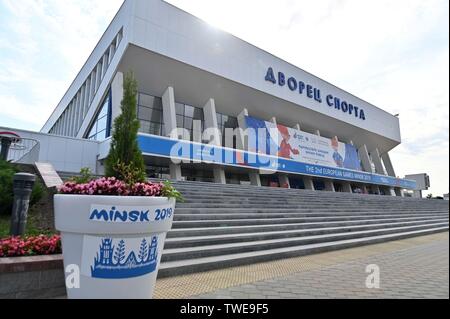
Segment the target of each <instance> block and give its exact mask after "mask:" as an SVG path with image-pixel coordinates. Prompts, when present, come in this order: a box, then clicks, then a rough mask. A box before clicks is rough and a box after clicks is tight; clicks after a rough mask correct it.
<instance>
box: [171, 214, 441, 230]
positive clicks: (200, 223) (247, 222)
mask: <svg viewBox="0 0 450 319" xmlns="http://www.w3.org/2000/svg"><path fill="white" fill-rule="evenodd" d="M441 217H442V216H439V215H433V216H425V215H423V216H414V215H411V216H410V217H399V216H395V215H378V216H377V215H375V216H373V215H369V216H358V217H355V216H339V217H307V218H264V219H257V218H253V219H238V220H232V219H222V220H194V221H174V222H173V226H172V228H173V229H179V228H186V229H187V228H198V227H226V226H251V225H278V224H283V225H284V224H300V223H305V224H306V223H317V222H347V221H360V220H367V219H372V220H385V221H387V220H390V221H396V220H421V219H439V218H441Z"/></svg>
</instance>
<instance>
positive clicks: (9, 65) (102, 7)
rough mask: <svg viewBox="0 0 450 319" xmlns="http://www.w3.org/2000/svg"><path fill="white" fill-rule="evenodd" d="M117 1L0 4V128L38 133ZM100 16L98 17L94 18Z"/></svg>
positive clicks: (51, 0)
mask: <svg viewBox="0 0 450 319" xmlns="http://www.w3.org/2000/svg"><path fill="white" fill-rule="evenodd" d="M121 3H122V0H96V1H88V0H65V1H58V0H22V1H14V0H2V1H1V2H0V60H1V63H0V118H1V119H2V123H1V125H5V126H16V125H15V124H16V123H22V124H23V123H25V124H26V125H27V127H26V128H28V129H34V130H39V129H40V128H41V127H42V125H43V124H44V123H45V121H46V120H47V118H48V117H49V116H50V114H51V113H52V111H53V110H54V108H55V107H56V105H57V104H58V102H59V101H60V99H61V98H62V96H63V95H64V93H65V91H66V90H67V88H68V87H69V85H70V84H71V82H72V81H73V79H74V78H75V76H76V74H77V73H78V71H79V70H80V69H81V67H82V66H83V64H84V62H85V61H86V59H87V57H88V56H89V54H90V53H91V52H92V50H93V49H94V47H95V45H96V44H97V42H98V40H99V38H100V36H101V35H102V33H103V32H104V31H105V30H106V27H107V26H108V24H109V22H110V21H111V20H112V18H113V16H114V15H115V13H116V12H117V10H118V8H119V6H120V5H121ZM99 13H101V14H99Z"/></svg>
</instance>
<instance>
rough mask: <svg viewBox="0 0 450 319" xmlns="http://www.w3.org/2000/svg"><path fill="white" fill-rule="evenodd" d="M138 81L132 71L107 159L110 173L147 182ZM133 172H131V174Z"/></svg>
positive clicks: (113, 175)
mask: <svg viewBox="0 0 450 319" xmlns="http://www.w3.org/2000/svg"><path fill="white" fill-rule="evenodd" d="M137 88H138V83H137V81H136V79H135V78H134V75H133V73H131V72H129V73H127V75H126V76H125V79H124V81H123V100H122V103H121V111H122V112H121V114H120V115H119V116H118V117H117V118H116V119H115V120H114V129H113V134H112V139H111V149H110V151H109V155H108V158H107V160H106V176H107V177H115V178H117V179H119V180H123V181H126V182H130V180H129V179H130V177H131V179H132V182H144V181H145V179H146V171H145V163H144V157H143V156H142V152H141V150H140V149H139V145H138V140H137V137H138V131H139V125H140V123H139V120H138V118H137V98H136V97H137ZM130 174H131V175H130Z"/></svg>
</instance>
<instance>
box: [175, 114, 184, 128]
mask: <svg viewBox="0 0 450 319" xmlns="http://www.w3.org/2000/svg"><path fill="white" fill-rule="evenodd" d="M183 126H184V117H183V116H180V115H177V127H179V128H182V127H183Z"/></svg>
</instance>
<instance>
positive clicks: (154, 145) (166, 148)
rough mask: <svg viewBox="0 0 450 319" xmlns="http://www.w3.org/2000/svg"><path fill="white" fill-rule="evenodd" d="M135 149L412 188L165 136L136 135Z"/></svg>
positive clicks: (351, 172) (373, 176)
mask: <svg viewBox="0 0 450 319" xmlns="http://www.w3.org/2000/svg"><path fill="white" fill-rule="evenodd" d="M138 142H139V146H140V148H141V150H142V152H143V154H144V155H153V156H159V157H166V158H171V159H172V160H176V159H178V160H182V161H189V162H198V163H210V164H218V165H225V166H238V167H243V168H250V169H261V170H265V171H274V172H284V173H291V174H300V175H309V176H315V177H323V178H329V179H334V180H342V181H350V182H359V183H365V184H376V185H383V186H390V187H399V188H404V189H415V187H416V182H415V181H411V180H405V179H399V178H394V177H391V176H384V175H378V174H373V173H367V172H361V171H354V170H349V169H343V168H336V167H328V166H323V165H314V164H307V163H301V162H298V161H294V160H289V159H285V158H279V157H276V156H270V155H266V154H256V153H253V152H246V151H241V150H234V149H229V148H224V147H221V146H213V145H206V144H200V143H193V142H190V141H183V140H172V139H169V138H166V137H161V136H155V135H147V134H139V136H138Z"/></svg>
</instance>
